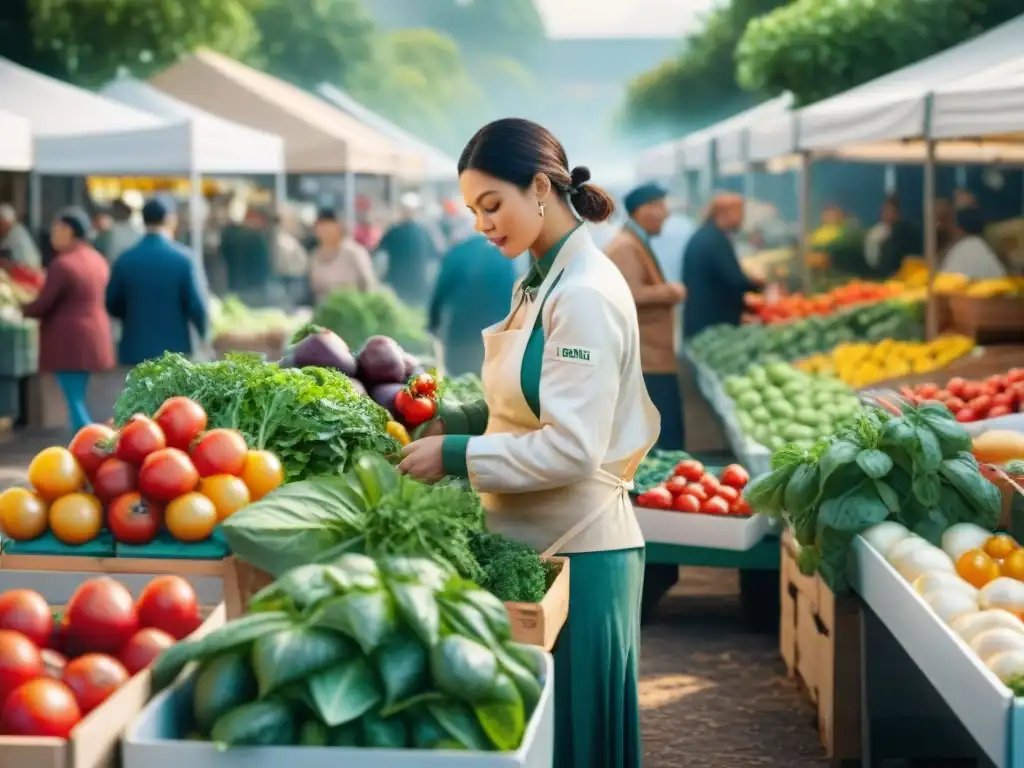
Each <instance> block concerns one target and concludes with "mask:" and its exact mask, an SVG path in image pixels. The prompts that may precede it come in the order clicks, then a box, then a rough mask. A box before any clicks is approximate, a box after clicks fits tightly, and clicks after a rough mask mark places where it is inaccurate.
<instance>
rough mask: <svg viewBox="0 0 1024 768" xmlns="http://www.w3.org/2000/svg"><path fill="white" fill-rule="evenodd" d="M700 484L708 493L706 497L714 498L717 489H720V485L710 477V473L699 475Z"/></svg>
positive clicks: (716, 479)
mask: <svg viewBox="0 0 1024 768" xmlns="http://www.w3.org/2000/svg"><path fill="white" fill-rule="evenodd" d="M699 482H700V484H701V485H703V486H704V490H705V491H707V492H708V496H714V495H715V494H716V493H718V489H719V488H720V487H721V485H722V484H721V483H719V482H718V478H717V477H715V476H714V475H712V474H711V473H710V472H705V473H704V474H703V475H701V478H700V481H699Z"/></svg>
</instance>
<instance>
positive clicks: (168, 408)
mask: <svg viewBox="0 0 1024 768" xmlns="http://www.w3.org/2000/svg"><path fill="white" fill-rule="evenodd" d="M153 421H155V422H156V423H157V424H158V425H159V426H160V429H162V430H163V431H164V437H166V438H167V445H168V446H169V447H171V448H177V449H178V450H181V451H188V449H189V448H191V447H192V441H193V440H195V439H196V438H197V437H199V433H200V432H202V431H203V430H204V429H206V411H204V410H203V406H201V405H200V404H199V403H197V402H196V401H195V400H190V399H189V398H187V397H171V398H168V399H167V400H164V404H163V405H161V406H160V408H159V410H157V412H156V413H155V414H153Z"/></svg>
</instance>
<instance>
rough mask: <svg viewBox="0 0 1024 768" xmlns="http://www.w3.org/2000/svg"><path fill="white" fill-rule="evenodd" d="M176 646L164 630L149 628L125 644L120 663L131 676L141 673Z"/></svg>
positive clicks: (118, 656) (119, 658)
mask: <svg viewBox="0 0 1024 768" xmlns="http://www.w3.org/2000/svg"><path fill="white" fill-rule="evenodd" d="M172 645H174V638H173V637H171V636H170V635H169V634H167V633H166V632H164V631H163V630H162V629H155V628H153V627H147V628H146V629H140V630H139V631H138V632H136V633H135V634H134V635H132V639H131V640H129V641H128V642H127V643H125V645H124V648H122V649H121V652H120V653H118V654H117V658H118V661H120V662H121V663H122V664H124V668H125V669H127V670H128V674H129V675H134V674H136V673H138V672H141V671H142V670H144V669H145V668H146V667H148V666H149V665H150V664H152V663H153V662H154V661H156V658H157V657H158V656H159V655H160V654H161V653H163V652H164V651H166V650H167V649H168V648H170V647H171V646H172Z"/></svg>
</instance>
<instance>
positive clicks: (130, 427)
mask: <svg viewBox="0 0 1024 768" xmlns="http://www.w3.org/2000/svg"><path fill="white" fill-rule="evenodd" d="M166 447H167V440H166V438H164V433H163V430H161V429H160V427H159V426H157V423H156V422H155V421H153V420H152V419H151V418H149V417H147V416H143V415H142V414H141V413H137V414H135V415H134V416H132V417H131V419H129V420H128V423H127V424H125V425H124V426H123V427H121V433H120V434H119V435H118V436H117V444H116V445H115V446H114V455H115V456H116V457H117V458H119V459H121V461H127V462H128V463H129V464H135V465H136V466H137V465H139V464H141V463H142V462H143V460H144V459H145V458H146V457H147V456H149V454H151V453H153V451H159V450H160V449H161V448H166Z"/></svg>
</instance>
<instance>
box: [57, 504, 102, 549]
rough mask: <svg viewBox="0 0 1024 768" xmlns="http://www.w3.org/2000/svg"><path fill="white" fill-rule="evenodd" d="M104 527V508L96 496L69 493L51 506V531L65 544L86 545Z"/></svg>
mask: <svg viewBox="0 0 1024 768" xmlns="http://www.w3.org/2000/svg"><path fill="white" fill-rule="evenodd" d="M102 527H103V508H102V507H101V506H100V503H99V501H97V499H96V497H95V496H90V495H89V494H87V493H69V494H68V495H67V496H61V497H60V498H59V499H57V500H56V501H55V502H53V504H51V505H50V530H51V531H53V535H54V536H56V537H57V538H58V539H60V540H61V541H63V542H64V543H65V544H85V543H86V542H88V541H92V540H93V539H95V538H96V537H97V536H98V535H99V533H100V528H102Z"/></svg>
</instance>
